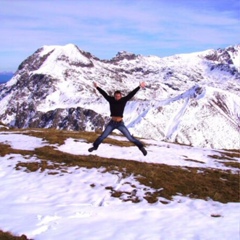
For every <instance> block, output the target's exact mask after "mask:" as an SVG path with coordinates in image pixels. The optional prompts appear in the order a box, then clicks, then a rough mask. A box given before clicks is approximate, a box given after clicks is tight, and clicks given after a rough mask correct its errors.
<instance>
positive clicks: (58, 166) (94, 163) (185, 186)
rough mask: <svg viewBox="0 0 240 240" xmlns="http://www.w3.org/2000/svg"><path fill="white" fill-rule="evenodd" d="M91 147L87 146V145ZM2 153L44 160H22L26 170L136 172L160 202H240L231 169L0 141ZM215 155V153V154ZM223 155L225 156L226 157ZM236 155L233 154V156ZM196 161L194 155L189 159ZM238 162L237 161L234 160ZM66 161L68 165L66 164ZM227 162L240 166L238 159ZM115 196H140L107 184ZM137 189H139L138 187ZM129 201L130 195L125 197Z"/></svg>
mask: <svg viewBox="0 0 240 240" xmlns="http://www.w3.org/2000/svg"><path fill="white" fill-rule="evenodd" d="M20 132H21V133H23V134H27V135H31V136H36V137H40V138H43V139H44V140H45V141H47V142H49V143H50V144H63V143H64V141H65V140H66V139H67V138H69V137H71V138H74V139H76V140H77V139H85V140H86V141H87V142H93V141H94V140H95V139H96V137H97V136H98V134H96V133H89V132H70V131H57V130H53V129H50V130H49V129H47V130H43V129H35V130H31V131H30V130H21V131H20ZM105 142H108V143H110V144H113V145H118V146H125V147H127V146H132V143H129V142H128V141H118V140H115V139H111V138H108V139H106V141H105ZM86 151H87V149H86ZM0 153H1V156H4V155H6V154H10V153H18V154H22V155H24V156H25V157H28V158H29V157H30V156H36V157H37V158H38V159H40V160H41V162H38V163H36V162H31V161H29V162H24V163H18V164H17V165H16V169H17V170H19V169H25V171H37V170H40V171H45V170H48V173H49V174H60V173H66V172H67V167H69V166H79V167H86V168H102V167H104V169H105V171H108V172H112V173H113V174H118V173H121V174H122V175H123V176H124V177H126V176H130V175H131V174H133V175H134V176H135V179H137V180H138V181H139V182H140V183H141V184H143V185H145V186H146V187H150V188H152V189H155V190H154V191H153V192H151V193H150V192H147V191H146V193H145V199H146V200H147V201H148V202H149V203H154V202H157V201H158V199H159V197H164V198H166V199H168V200H171V199H172V196H176V195H178V194H181V195H183V196H189V197H192V198H201V199H208V198H211V199H213V200H215V201H220V202H224V203H226V202H238V201H239V176H238V175H237V174H234V173H231V172H230V171H223V170H218V169H205V168H186V167H185V168H182V167H177V166H168V165H165V164H151V163H144V162H138V161H130V160H127V161H126V160H124V159H114V158H103V157H99V156H96V155H92V154H90V155H84V156H81V155H73V154H69V153H64V152H61V151H58V150H57V149H56V148H55V147H53V146H44V147H40V148H37V149H35V150H34V151H25V150H16V149H12V148H11V147H10V146H9V145H5V144H0ZM211 157H214V156H211ZM222 159H223V158H221V160H222ZM231 159H232V158H231ZM189 160H191V161H195V160H193V159H189ZM233 163H234V164H233ZM63 164H64V165H63ZM225 164H230V165H231V166H234V167H238V166H237V163H236V164H235V162H234V161H232V162H228V163H225ZM107 187H108V190H109V191H110V192H111V194H112V196H113V197H119V198H121V196H123V195H128V201H133V202H138V201H139V199H137V197H136V196H134V194H132V193H126V192H121V191H118V190H115V189H114V188H113V187H112V186H107ZM136 190H137V189H136ZM124 199H125V200H124V201H126V198H124Z"/></svg>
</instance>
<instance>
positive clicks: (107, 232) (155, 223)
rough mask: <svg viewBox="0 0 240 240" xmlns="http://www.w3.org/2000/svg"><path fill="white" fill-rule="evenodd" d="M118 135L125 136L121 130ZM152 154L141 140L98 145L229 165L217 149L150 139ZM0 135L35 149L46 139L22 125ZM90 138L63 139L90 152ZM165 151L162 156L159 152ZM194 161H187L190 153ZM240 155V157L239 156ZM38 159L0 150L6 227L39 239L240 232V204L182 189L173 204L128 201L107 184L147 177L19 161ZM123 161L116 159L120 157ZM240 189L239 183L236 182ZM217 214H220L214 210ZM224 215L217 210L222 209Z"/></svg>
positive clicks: (123, 153)
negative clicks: (35, 166)
mask: <svg viewBox="0 0 240 240" xmlns="http://www.w3.org/2000/svg"><path fill="white" fill-rule="evenodd" d="M115 138H120V139H122V137H115ZM145 142H146V143H148V146H147V150H148V155H147V156H146V157H144V156H143V155H142V154H141V152H140V151H139V150H138V149H137V148H136V147H118V146H110V145H108V144H105V143H103V144H102V145H101V146H100V147H99V149H98V151H96V152H94V153H92V154H96V155H98V156H102V157H106V158H109V157H114V158H118V157H120V158H121V159H126V160H136V161H144V162H155V163H164V164H168V165H176V166H189V167H206V168H218V169H224V170H226V169H229V170H231V171H236V169H235V170H234V169H231V167H229V168H227V167H226V166H224V165H223V164H221V163H219V162H217V161H216V160H214V159H212V158H210V157H209V155H211V154H213V153H214V154H217V152H215V151H214V150H211V149H201V148H190V147H187V146H179V145H174V144H170V143H165V142H157V141H153V140H146V141H145ZM0 143H5V144H9V145H11V146H12V148H14V149H24V150H28V149H29V150H32V149H34V148H38V147H41V146H43V145H45V144H47V145H49V144H48V143H46V142H45V141H43V140H42V139H40V138H36V137H31V136H26V135H23V134H21V133H18V132H16V133H9V132H0ZM89 146H90V144H87V143H86V142H85V141H84V140H81V139H78V140H76V139H72V138H69V139H67V140H66V142H65V143H64V144H63V145H61V146H59V147H58V149H59V150H60V151H63V152H70V153H72V154H77V155H88V154H89V153H88V151H87V148H88V147H89ZM159 156H161V157H159ZM183 156H185V157H187V158H188V159H194V160H196V161H185V160H184V157H183ZM237 160H238V161H239V162H240V158H239V159H237ZM28 161H39V160H38V159H37V158H35V157H26V156H25V157H24V156H22V155H20V154H9V155H6V156H4V157H0V192H1V194H0V203H1V204H0V229H2V230H4V231H10V232H12V233H14V234H16V235H21V234H25V235H27V237H28V238H32V239H34V240H56V239H58V240H59V239H63V240H65V239H70V240H112V239H114V240H123V239H124V240H125V239H127V240H165V239H168V240H181V239H182V240H190V239H191V240H192V239H194V240H195V239H196V240H197V239H198V240H207V239H209V240H213V239H218V240H221V239H222V240H226V239H232V240H235V239H236V240H238V239H239V224H240V204H239V203H227V204H223V203H220V202H215V201H212V200H208V201H204V200H200V199H190V198H188V197H182V196H176V197H174V200H173V201H169V203H168V204H163V203H161V202H158V203H155V204H149V203H148V202H147V201H146V200H144V199H143V198H142V201H141V202H139V203H132V202H122V201H121V200H120V199H118V198H113V197H111V195H110V192H109V190H107V189H106V186H114V188H115V189H125V190H126V191H129V190H130V191H131V184H132V185H135V186H137V189H138V191H137V194H138V196H139V197H140V198H141V190H142V189H143V188H146V186H143V185H141V184H140V183H139V182H137V181H136V180H135V179H134V178H133V177H132V176H130V177H128V178H125V179H124V181H123V179H122V178H121V176H118V175H116V174H112V173H108V172H105V171H104V169H103V168H101V169H94V168H92V169H86V168H79V167H71V168H68V169H67V171H66V173H63V172H59V174H55V175H50V174H48V171H50V170H48V171H45V172H40V171H38V172H30V173H27V172H26V171H24V168H23V169H22V170H16V169H15V166H16V164H17V163H18V162H28ZM116 161H117V160H116ZM127 182H128V183H129V184H126V183H127ZM236 191H238V189H236ZM214 216H215V217H214ZM216 216H218V217H216Z"/></svg>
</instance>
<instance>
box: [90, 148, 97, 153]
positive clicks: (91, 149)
mask: <svg viewBox="0 0 240 240" xmlns="http://www.w3.org/2000/svg"><path fill="white" fill-rule="evenodd" d="M94 150H97V148H95V147H90V148H89V149H88V151H89V152H92V151H94Z"/></svg>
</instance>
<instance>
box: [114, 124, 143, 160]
mask: <svg viewBox="0 0 240 240" xmlns="http://www.w3.org/2000/svg"><path fill="white" fill-rule="evenodd" d="M117 129H118V130H119V131H120V132H121V133H122V134H123V135H124V136H125V137H126V138H127V139H128V140H129V141H130V142H132V143H134V144H135V145H136V146H138V148H139V150H140V151H141V152H142V153H143V155H144V156H146V155H147V151H146V149H145V148H144V146H143V144H142V143H141V142H140V141H139V140H138V139H136V138H135V137H133V136H132V135H131V134H130V132H129V131H128V129H127V128H126V126H125V125H124V123H123V122H121V123H120V124H119V126H118V127H117Z"/></svg>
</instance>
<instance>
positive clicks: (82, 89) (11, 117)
mask: <svg viewBox="0 0 240 240" xmlns="http://www.w3.org/2000/svg"><path fill="white" fill-rule="evenodd" d="M238 59H240V45H235V46H231V47H228V48H226V49H217V50H207V51H204V52H198V53H192V54H181V55H175V56H171V57H165V58H159V57H156V56H142V55H136V54H133V53H128V52H124V51H123V52H119V53H118V54H117V55H116V56H115V57H114V58H112V59H111V60H100V59H99V58H97V57H95V56H93V55H92V54H91V53H88V52H85V51H83V50H81V49H79V48H78V47H77V46H75V45H73V44H68V45H66V46H44V47H42V48H40V49H38V50H37V51H36V52H35V53H34V54H33V55H31V56H29V57H28V58H27V59H26V60H24V61H23V62H22V63H21V64H20V66H19V68H18V70H17V72H16V73H15V75H14V77H13V78H12V79H11V80H10V81H9V82H7V83H6V84H1V85H0V121H2V122H3V123H5V124H8V125H10V126H14V127H18V128H26V127H45V128H46V127H54V128H60V129H73V130H78V129H81V130H96V129H103V128H104V125H105V123H106V121H107V120H108V116H109V110H108V104H107V102H106V101H105V100H104V99H103V98H102V97H101V96H100V94H99V93H98V92H97V91H96V89H94V88H93V81H96V82H98V83H99V85H100V87H102V88H104V90H106V91H107V92H108V93H109V94H111V93H113V92H114V91H115V90H117V89H120V90H122V91H123V93H124V94H126V93H127V92H129V91H130V90H132V89H133V88H135V87H136V86H137V85H138V84H139V82H141V81H145V82H147V84H148V85H147V87H146V89H145V90H141V91H139V92H138V93H137V94H136V96H135V97H134V99H133V100H132V101H130V102H129V104H128V105H127V107H126V112H125V116H124V119H125V123H126V124H127V125H128V126H129V127H130V130H131V132H132V133H133V134H134V135H136V136H139V137H147V138H154V139H159V140H162V139H165V140H167V141H173V142H174V141H177V142H179V143H182V144H188V145H193V146H201V147H212V148H232V149H236V148H237V149H239V148H240V143H239V131H240V126H239V120H240V91H239V90H240V89H239V86H240V85H239V83H240V62H239V61H238Z"/></svg>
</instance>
